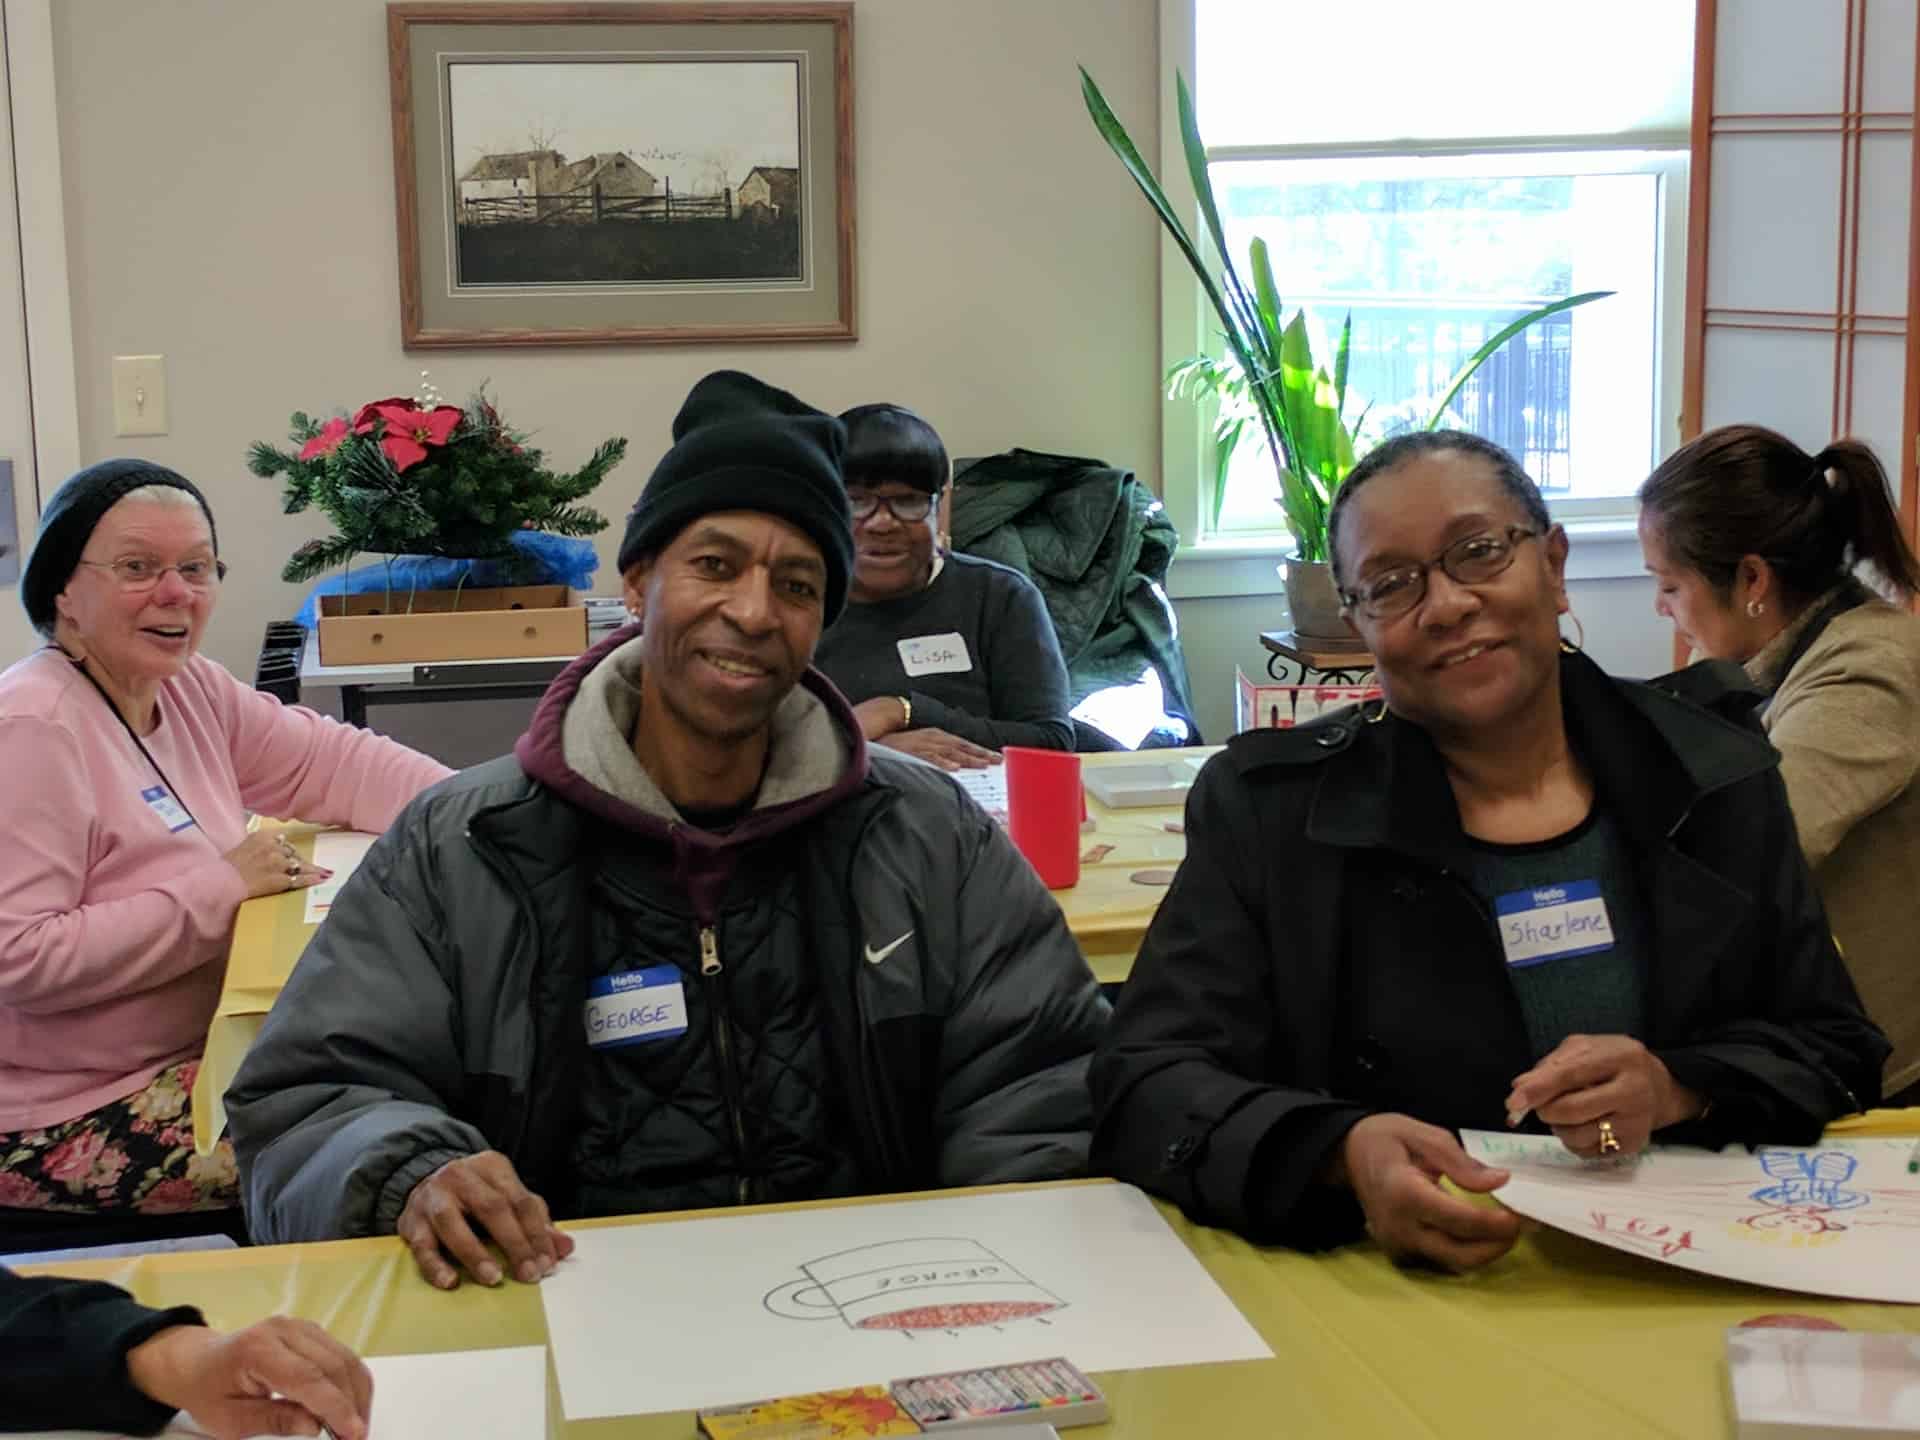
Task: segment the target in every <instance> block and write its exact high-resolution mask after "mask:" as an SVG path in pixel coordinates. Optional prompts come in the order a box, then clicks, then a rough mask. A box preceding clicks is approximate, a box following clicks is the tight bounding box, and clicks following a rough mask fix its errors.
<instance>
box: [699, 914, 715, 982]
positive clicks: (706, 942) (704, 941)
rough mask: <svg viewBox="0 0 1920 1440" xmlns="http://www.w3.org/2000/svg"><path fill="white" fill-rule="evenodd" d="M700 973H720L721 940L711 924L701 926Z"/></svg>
mask: <svg viewBox="0 0 1920 1440" xmlns="http://www.w3.org/2000/svg"><path fill="white" fill-rule="evenodd" d="M700 973H701V974H702V975H718V974H719V973H720V941H719V940H718V939H717V938H715V936H714V933H713V927H712V926H711V925H702V926H701V927H700Z"/></svg>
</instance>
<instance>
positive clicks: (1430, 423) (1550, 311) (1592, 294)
mask: <svg viewBox="0 0 1920 1440" xmlns="http://www.w3.org/2000/svg"><path fill="white" fill-rule="evenodd" d="M1611 294H1613V291H1611V290H1588V291H1585V292H1584V293H1582V294H1579V295H1569V296H1568V297H1567V298H1566V299H1564V300H1556V301H1554V302H1553V303H1552V304H1551V305H1542V306H1541V307H1540V308H1539V309H1538V310H1529V311H1528V312H1527V313H1526V314H1525V315H1522V316H1521V317H1520V318H1519V319H1518V320H1515V321H1514V322H1513V323H1512V324H1511V325H1508V326H1506V327H1505V328H1504V329H1502V330H1500V331H1498V332H1497V333H1496V334H1495V335H1494V337H1493V338H1492V339H1491V340H1489V341H1487V343H1486V344H1484V345H1482V346H1481V347H1480V348H1479V349H1478V350H1476V351H1474V352H1473V354H1471V355H1469V356H1468V357H1467V360H1466V363H1465V364H1463V365H1462V366H1461V367H1460V368H1459V369H1458V370H1456V371H1455V372H1454V375H1453V379H1452V380H1450V381H1449V382H1448V383H1447V388H1446V392H1445V393H1444V394H1442V395H1441V397H1440V403H1439V404H1438V405H1436V406H1434V407H1433V414H1431V415H1429V416H1428V417H1427V423H1426V424H1425V425H1424V426H1422V427H1421V428H1422V429H1425V430H1434V429H1437V428H1439V425H1440V420H1441V418H1442V417H1443V416H1444V415H1445V414H1446V413H1447V407H1448V406H1449V405H1451V404H1452V403H1453V397H1454V396H1456V395H1458V394H1459V393H1460V390H1461V387H1462V386H1464V385H1465V384H1466V383H1467V381H1469V380H1471V379H1472V378H1473V372H1474V371H1476V370H1478V369H1479V368H1480V367H1481V366H1482V365H1484V364H1486V362H1487V360H1488V358H1489V357H1490V356H1492V355H1493V354H1494V353H1495V352H1496V351H1498V350H1499V349H1500V347H1501V346H1502V345H1505V344H1506V343H1507V342H1508V341H1509V340H1511V339H1513V337H1514V336H1516V335H1518V334H1519V333H1520V332H1521V331H1522V330H1525V329H1526V328H1527V327H1528V326H1529V325H1533V324H1536V323H1537V322H1539V321H1541V320H1544V319H1546V318H1547V316H1549V315H1558V314H1559V313H1560V312H1561V311H1562V310H1571V309H1573V308H1574V307H1575V306H1579V305H1587V304H1590V303H1592V302H1593V301H1595V300H1604V299H1606V298H1607V297H1608V296H1609V295H1611Z"/></svg>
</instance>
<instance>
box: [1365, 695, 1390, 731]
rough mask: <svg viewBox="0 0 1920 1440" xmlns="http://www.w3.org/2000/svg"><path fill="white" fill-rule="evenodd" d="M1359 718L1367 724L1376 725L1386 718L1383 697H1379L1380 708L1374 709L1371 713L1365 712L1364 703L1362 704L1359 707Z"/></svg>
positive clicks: (1385, 705) (1385, 703) (1385, 706)
mask: <svg viewBox="0 0 1920 1440" xmlns="http://www.w3.org/2000/svg"><path fill="white" fill-rule="evenodd" d="M1360 718H1361V719H1362V720H1365V721H1366V722H1367V724H1369V725H1378V724H1379V723H1380V722H1381V721H1382V720H1384V719H1386V718H1387V702H1386V700H1385V698H1384V697H1383V698H1382V699H1381V701H1380V708H1379V709H1378V710H1376V711H1374V712H1373V714H1371V715H1369V714H1367V707H1366V706H1365V705H1362V706H1361V707H1360Z"/></svg>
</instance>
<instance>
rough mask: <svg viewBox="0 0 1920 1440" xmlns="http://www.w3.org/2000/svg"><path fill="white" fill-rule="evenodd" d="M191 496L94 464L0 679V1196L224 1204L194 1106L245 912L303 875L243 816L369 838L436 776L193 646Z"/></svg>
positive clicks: (217, 1155)
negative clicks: (25, 633)
mask: <svg viewBox="0 0 1920 1440" xmlns="http://www.w3.org/2000/svg"><path fill="white" fill-rule="evenodd" d="M217 555H218V550H217V537H216V535H215V531H214V525H213V515H212V512H211V511H210V510H209V509H208V508H207V503H206V499H205V497H204V496H202V495H201V494H200V492H199V491H198V490H197V489H195V488H194V486H193V485H192V484H191V483H190V482H189V481H188V480H186V479H185V478H184V477H182V476H180V475H176V474H174V473H173V472H172V471H170V470H166V469H162V468H161V467H159V466H156V465H153V464H150V463H148V462H146V461H142V460H108V461H105V462H103V463H101V464H99V465H95V466H92V467H90V468H89V469H86V470H82V471H81V472H80V473H79V474H77V475H75V476H73V478H72V479H70V480H68V481H67V482H66V484H64V485H62V486H61V487H60V489H59V490H58V491H56V492H55V493H54V495H53V497H52V499H51V500H49V501H48V503H47V506H46V509H45V511H44V512H43V513H42V515H41V523H40V534H39V539H38V541H37V542H36V543H35V546H34V549H33V553H32V555H31V556H29V558H28V560H27V567H26V573H25V574H24V576H23V577H22V579H21V584H20V591H21V599H22V601H23V603H24V604H25V606H26V609H27V615H28V618H29V619H30V620H32V622H33V624H34V627H35V629H37V630H38V631H39V632H40V633H41V634H42V635H43V636H45V637H46V638H47V640H48V641H49V642H50V643H49V644H48V645H47V646H46V648H44V649H42V650H40V651H38V652H36V653H35V654H33V655H30V656H29V657H28V658H26V659H25V660H22V661H20V662H19V663H18V664H16V665H14V666H13V667H12V668H10V669H8V670H7V671H6V672H5V673H4V674H0V815H4V816H5V824H4V826H0V1209H5V1208H11V1209H60V1210H82V1211H86V1210H127V1209H131V1210H136V1211H141V1212H145V1213H149V1214H160V1213H166V1212H171V1211H180V1210H195V1209H217V1208H225V1207H230V1206H233V1205H235V1204H237V1203H238V1201H237V1192H236V1183H235V1174H234V1163H233V1152H232V1149H231V1147H230V1146H229V1144H228V1143H227V1142H226V1141H225V1140H222V1141H221V1142H220V1144H219V1145H218V1146H217V1147H216V1148H215V1149H214V1151H213V1153H211V1154H210V1155H207V1156H204V1157H202V1156H199V1155H197V1154H196V1153H195V1150H194V1144H193V1134H192V1118H191V1115H190V1114H189V1107H188V1103H187V1101H188V1096H189V1095H190V1093H191V1092H192V1089H193V1080H194V1075H195V1073H196V1071H197V1070H198V1068H199V1057H200V1052H201V1047H202V1045H203V1044H204V1041H205V1037H206V1030H207V1024H208V1022H209V1021H210V1020H211V1019H212V1017H213V1009H214V1004H215V1002H216V1000H217V999H218V997H219V994H220V988H221V982H222V978H223V975H224V972H225V970H226V959H227V946H228V943H229V941H230V940H231V938H232V935H233V920H234V912H235V911H237V910H238V909H239V908H240V904H241V902H242V901H244V900H247V899H250V898H252V897H254V896H259V895H271V894H275V893H278V892H280V891H284V890H288V889H293V888H297V887H300V886H304V885H311V884H314V883H316V882H317V881H319V880H321V879H324V878H325V876H324V874H323V873H322V872H319V871H316V870H313V869H312V868H311V867H305V866H302V865H301V864H300V863H299V862H298V861H297V859H296V858H295V857H294V855H293V852H292V849H291V847H290V846H288V845H287V844H286V843H285V842H284V841H283V840H281V839H280V838H279V837H278V836H276V835H273V834H269V833H255V834H249V833H248V831H247V814H248V812H249V811H252V812H255V813H258V814H262V815H272V816H280V817H285V818H297V819H302V820H311V821H317V822H320V823H323V824H334V825H351V826H353V827H355V828H356V829H361V830H373V831H379V830H384V829H385V828H386V827H387V825H388V824H389V823H391V821H392V820H393V818H394V816H395V815H396V814H398V813H399V811H400V810H401V809H402V808H403V807H404V806H405V805H406V804H407V802H408V801H409V800H411V799H412V798H413V797H414V796H415V795H417V794H418V793H419V792H420V791H421V790H424V789H425V788H426V787H427V786H429V785H432V784H433V783H434V782H435V781H437V780H439V779H441V778H442V777H444V776H445V775H447V774H448V773H450V772H448V770H447V769H446V768H445V767H444V766H442V765H440V764H438V763H437V762H436V761H433V760H430V759H428V758H427V757H426V756H424V755H420V754H417V753H415V752H414V751H411V750H408V749H407V748H406V747H404V746H402V745H397V744H395V743H393V742H392V741H390V740H386V739H383V738H381V737H380V736H377V735H374V734H372V733H370V732H368V731H364V730H356V729H352V728H350V727H348V726H344V725H341V724H339V723H338V722H337V721H333V720H329V719H327V718H325V717H323V716H321V715H317V714H315V713H314V712H313V711H311V710H305V709H301V708H300V707H298V706H283V705H281V704H280V702H279V701H277V700H274V699H272V698H271V697H269V696H266V695H262V694H260V693H259V692H258V691H255V690H252V689H250V688H248V687H247V686H245V685H243V684H241V683H240V682H239V681H238V680H236V679H235V678H234V677H233V676H232V675H230V674H229V673H228V672H227V671H226V670H224V669H222V668H221V667H220V666H219V665H217V664H215V663H214V662H213V661H211V660H207V659H204V658H202V657H200V656H199V655H198V654H197V653H196V652H197V651H198V649H199V644H200V637H201V635H202V634H203V633H204V631H205V629H206V625H207V620H208V618H209V617H210V616H211V615H212V613H213V607H214V603H215V601H216V600H217V599H218V597H219V593H220V578H221V576H222V575H223V574H224V573H225V569H226V566H225V565H224V563H223V562H221V561H220V560H219V559H218V558H217Z"/></svg>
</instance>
